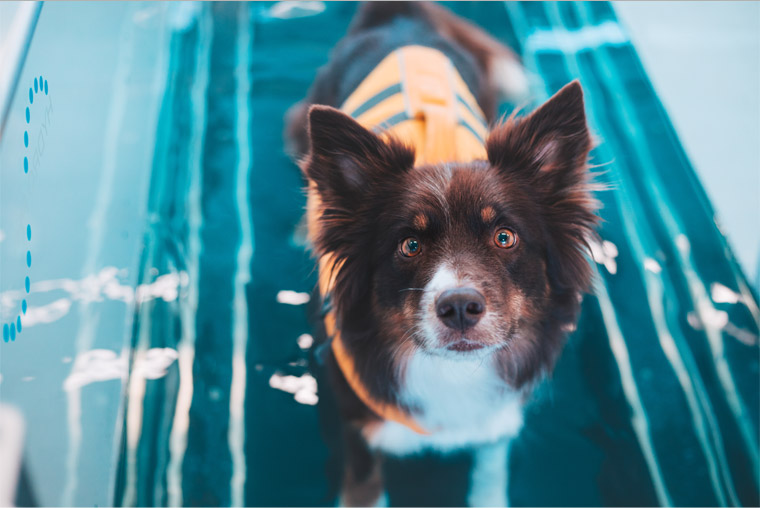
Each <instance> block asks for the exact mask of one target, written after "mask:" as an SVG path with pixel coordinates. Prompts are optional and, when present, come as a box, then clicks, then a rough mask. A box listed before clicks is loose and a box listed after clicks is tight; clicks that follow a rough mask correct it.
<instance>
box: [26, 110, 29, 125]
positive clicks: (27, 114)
mask: <svg viewBox="0 0 760 508" xmlns="http://www.w3.org/2000/svg"><path fill="white" fill-rule="evenodd" d="M26 123H29V108H26Z"/></svg>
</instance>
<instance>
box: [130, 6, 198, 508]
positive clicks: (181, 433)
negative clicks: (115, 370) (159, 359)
mask: <svg viewBox="0 0 760 508" xmlns="http://www.w3.org/2000/svg"><path fill="white" fill-rule="evenodd" d="M174 6H179V9H180V10H182V12H181V13H180V14H182V16H184V22H185V24H184V25H180V26H178V27H176V28H175V30H187V29H189V28H190V27H191V26H192V25H193V23H197V27H198V39H197V41H196V48H195V54H196V55H197V56H198V60H197V62H196V69H195V72H194V73H193V75H194V80H193V83H192V85H191V88H190V97H191V99H190V100H191V103H192V106H191V107H192V113H193V118H194V121H193V124H192V130H191V133H190V139H189V142H188V145H189V146H190V147H192V151H191V153H190V155H189V160H188V173H189V189H188V192H187V222H188V235H187V237H188V239H187V244H188V253H187V259H186V262H187V269H188V272H189V274H190V280H191V281H192V283H191V284H189V287H188V291H187V304H186V305H182V306H181V307H180V316H181V319H182V340H181V342H180V360H179V361H180V365H179V367H180V382H179V392H178V393H177V402H176V404H175V408H174V424H173V425H172V430H171V433H170V435H169V464H168V466H167V468H166V493H167V504H168V506H182V504H183V503H182V464H183V463H184V458H185V451H186V450H187V432H188V429H189V426H190V407H191V405H192V399H193V389H194V388H193V362H194V360H195V316H196V312H197V309H198V280H199V276H198V272H199V268H198V263H199V258H200V252H201V239H200V228H201V222H202V214H201V186H202V181H201V166H200V161H201V160H203V157H202V155H203V154H202V150H203V136H204V128H205V125H206V93H207V91H208V79H209V70H208V69H209V62H210V60H211V38H212V36H213V26H212V22H211V16H209V15H208V13H207V12H204V7H203V6H202V5H200V4H196V3H193V2H183V3H180V4H172V8H174ZM207 8H208V7H205V9H207ZM169 12H170V13H172V14H174V15H175V16H176V15H177V14H178V13H176V12H172V10H171V9H170V11H169ZM190 15H192V19H191V18H190ZM132 478H133V481H137V480H136V478H135V477H132Z"/></svg>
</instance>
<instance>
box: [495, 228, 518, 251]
mask: <svg viewBox="0 0 760 508" xmlns="http://www.w3.org/2000/svg"><path fill="white" fill-rule="evenodd" d="M493 241H494V243H495V244H496V246H497V247H501V248H502V249H511V248H512V247H514V246H515V245H517V233H515V232H514V231H512V230H511V229H507V228H501V229H497V230H496V233H495V234H494V235H493Z"/></svg>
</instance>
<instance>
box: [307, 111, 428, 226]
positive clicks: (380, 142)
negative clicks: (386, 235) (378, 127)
mask: <svg viewBox="0 0 760 508" xmlns="http://www.w3.org/2000/svg"><path fill="white" fill-rule="evenodd" d="M309 141H310V145H311V147H310V150H309V155H308V157H307V159H306V160H305V161H304V163H303V164H302V167H303V170H304V172H305V173H306V176H308V177H309V178H310V179H311V180H312V181H313V182H314V183H316V185H317V188H318V189H319V192H320V194H321V197H322V200H323V201H327V203H326V204H328V205H329V206H331V207H337V208H344V209H346V210H349V211H350V210H352V209H355V208H356V206H357V205H358V204H359V203H361V202H362V201H363V200H365V198H366V192H367V191H369V190H371V189H377V188H379V187H382V184H383V183H384V182H387V181H389V180H394V179H395V177H396V176H398V175H399V174H401V173H403V172H404V171H406V170H407V169H409V168H411V167H412V166H413V165H414V152H413V151H412V150H411V149H409V148H407V147H406V146H404V145H402V144H401V143H400V142H398V141H396V140H394V139H389V140H384V139H381V138H380V137H379V136H378V135H376V134H375V133H373V132H371V131H369V130H367V129H365V128H364V127H363V126H362V125H360V124H359V123H358V122H357V121H356V120H354V119H353V118H351V117H350V116H348V115H346V114H344V113H342V112H341V111H339V110H337V109H335V108H331V107H329V106H312V107H311V109H310V110H309Z"/></svg>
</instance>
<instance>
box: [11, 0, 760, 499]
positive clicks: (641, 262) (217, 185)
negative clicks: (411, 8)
mask: <svg viewBox="0 0 760 508" xmlns="http://www.w3.org/2000/svg"><path fill="white" fill-rule="evenodd" d="M450 6H451V7H453V8H454V10H455V11H457V12H458V13H460V14H462V15H464V16H467V17H469V18H471V19H473V20H475V21H476V22H478V23H479V24H480V25H482V26H484V27H485V28H486V29H488V30H489V31H490V32H491V33H492V34H494V35H496V36H497V37H500V38H501V39H502V40H504V41H506V42H508V43H510V44H511V45H512V46H513V47H515V48H516V49H517V50H518V51H520V52H521V54H522V55H523V57H524V59H525V63H526V65H527V66H528V68H529V69H530V70H531V71H532V73H533V74H534V80H533V90H534V93H535V96H536V100H540V99H542V98H543V97H545V96H546V95H548V94H549V93H551V92H553V91H555V90H556V89H558V88H559V87H560V86H561V85H563V84H565V83H566V82H568V81H570V80H571V79H573V78H574V77H579V78H580V79H581V81H582V83H583V85H584V88H585V90H586V94H587V95H586V97H587V100H588V111H589V117H590V121H591V123H592V126H593V127H594V131H595V132H596V133H598V135H599V137H600V139H602V140H603V142H602V143H601V144H600V145H599V147H598V148H597V149H596V150H595V152H594V160H593V162H594V163H603V164H605V165H604V166H603V167H602V168H600V169H599V170H600V171H601V170H604V171H606V174H605V175H604V176H602V177H601V178H602V179H603V181H605V182H607V183H610V184H612V186H613V190H611V191H608V192H605V193H602V194H601V196H600V197H601V198H602V200H603V202H604V205H605V207H604V210H603V212H602V214H603V218H604V219H605V223H604V226H603V229H602V237H603V239H604V242H603V243H600V244H598V245H595V246H594V249H595V258H596V260H597V268H598V271H599V275H598V282H597V290H596V292H595V295H594V296H589V297H587V298H586V301H585V302H584V308H583V314H582V316H581V321H580V323H579V327H578V330H577V331H576V332H575V333H574V334H573V335H572V337H571V339H570V341H569V344H568V346H567V348H566V350H565V352H564V353H563V355H562V357H561V359H560V361H559V363H558V365H557V369H556V371H555V373H554V375H553V376H552V378H551V379H549V380H547V381H546V382H545V383H544V384H543V385H542V386H541V387H540V389H539V391H538V393H537V396H536V397H535V399H534V401H533V402H532V403H531V404H530V405H529V407H528V409H527V416H526V427H525V430H524V432H523V433H522V434H521V436H520V437H519V438H518V440H516V442H515V443H514V444H513V446H512V449H511V453H510V455H509V458H508V459H506V458H505V457H504V455H503V454H499V453H485V454H479V452H478V451H476V450H463V451H462V452H461V453H457V454H452V455H449V456H445V457H439V456H434V455H422V456H419V457H414V458H411V459H407V460H389V461H388V462H387V463H386V465H385V474H386V478H387V484H388V487H389V502H390V503H391V504H392V505H461V504H463V503H465V501H466V499H467V497H468V495H469V494H470V493H471V492H472V490H473V489H476V488H480V486H479V485H476V484H475V483H476V482H473V481H472V480H471V473H472V468H473V465H474V464H476V463H477V462H478V459H481V460H483V457H488V456H490V457H495V458H493V459H492V460H499V461H508V464H506V463H505V464H504V467H505V468H507V469H508V473H509V479H510V486H509V496H510V501H511V503H512V504H514V505H535V506H538V505H616V504H629V505H654V504H663V503H673V504H679V505H687V504H688V505H711V504H723V503H733V502H735V503H741V504H744V505H753V504H754V505H756V504H757V502H758V490H757V489H758V481H757V477H758V475H757V455H758V450H757V429H758V407H759V406H760V400H758V391H757V386H758V339H757V336H758V314H757V306H756V302H757V298H756V295H753V294H752V293H751V292H750V291H749V290H747V289H746V281H745V280H744V277H743V276H742V274H741V272H740V271H739V269H738V265H737V264H736V262H735V261H734V260H733V257H732V256H731V254H730V251H728V250H727V247H726V246H725V241H724V239H723V237H722V236H721V235H720V232H719V231H718V230H717V228H716V226H715V224H714V222H713V220H712V210H711V207H710V204H709V201H707V199H706V197H705V195H704V192H703V191H702V188H701V185H700V184H699V182H698V180H697V179H696V177H695V176H694V172H693V170H692V168H691V166H690V165H689V162H688V160H687V159H686V158H685V156H684V154H683V152H682V151H681V149H680V145H679V143H678V140H677V138H676V137H675V134H674V133H673V131H672V127H671V125H670V123H669V121H668V118H667V115H665V114H664V111H663V110H662V109H661V106H660V104H659V102H658V101H657V99H656V96H655V95H654V94H653V92H652V90H651V87H650V85H649V82H648V80H647V79H646V75H645V74H644V73H643V71H642V69H641V67H640V64H639V62H638V59H637V57H636V55H635V52H633V50H632V48H631V46H630V45H629V44H628V43H627V38H626V36H625V34H624V33H623V32H621V31H620V28H619V26H618V25H617V24H616V20H615V18H614V14H613V13H612V11H611V10H610V8H609V5H608V4H605V3H599V4H596V3H595V4H584V3H580V4H575V3H572V4H561V5H557V4H551V3H548V4H542V3H530V4H527V3H526V4H511V3H510V4H502V3H484V4H459V3H452V4H450ZM355 8H356V6H355V4H353V3H339V4H323V3H321V2H305V3H300V4H292V3H290V4H289V3H279V4H272V3H256V4H213V5H212V4H190V3H179V4H161V3H159V4H153V3H136V4H124V3H111V4H92V5H81V4H56V3H51V4H46V5H45V7H44V8H43V11H42V15H41V17H40V21H39V24H38V27H37V31H36V34H35V37H34V40H33V44H32V47H31V50H30V54H29V57H28V59H27V62H26V65H25V67H24V71H23V74H22V79H21V85H20V92H17V94H16V97H15V98H14V103H13V109H12V112H11V117H10V119H9V121H8V124H7V126H6V135H5V136H4V138H3V139H2V141H0V163H1V164H2V180H1V183H2V186H1V187H0V198H1V199H2V208H0V213H1V214H2V215H1V216H0V231H1V232H2V234H1V236H0V237H1V238H2V242H0V255H2V258H0V259H1V260H2V266H1V267H0V277H1V279H0V294H1V295H2V296H1V299H0V311H1V312H2V314H1V315H2V320H3V323H4V324H8V325H9V327H8V338H9V340H8V342H7V343H6V342H3V343H2V344H0V355H2V356H1V357H0V373H2V384H0V388H1V389H2V400H1V402H2V404H3V407H6V406H14V407H16V408H19V409H20V412H21V414H22V415H23V418H24V422H25V423H24V429H25V438H24V440H23V443H24V451H23V455H22V457H23V460H22V464H23V467H22V471H23V473H22V477H23V478H24V487H23V488H22V489H21V492H20V494H19V495H20V496H21V499H22V500H25V499H26V500H28V499H33V500H35V501H36V502H37V503H39V504H43V505H57V504H63V505H93V504H98V505H111V504H124V505H176V504H184V505H231V504H234V505H261V506H264V505H274V506H286V505H289V506H311V505H332V504H335V502H336V500H337V490H338V485H339V480H340V474H341V460H340V456H341V454H340V449H339V445H338V425H339V422H338V420H337V418H336V417H335V414H334V412H333V409H334V402H333V401H332V400H331V397H330V393H329V390H327V389H325V388H324V386H325V385H324V384H322V383H321V381H322V379H321V373H320V371H319V369H318V368H316V366H317V365H318V362H316V359H315V352H314V351H312V350H311V348H310V346H311V334H312V333H313V332H312V329H311V327H310V325H309V323H308V321H307V319H306V314H307V312H306V308H307V306H308V299H309V295H310V293H311V290H312V288H313V287H314V284H315V281H316V279H315V273H314V271H313V261H312V260H311V258H310V257H309V254H308V252H307V251H306V248H305V241H304V231H303V226H302V214H303V206H304V194H303V192H302V191H301V187H302V185H303V182H302V180H301V176H300V174H299V171H298V169H297V168H296V167H295V165H293V164H292V162H290V161H289V159H288V158H287V157H286V156H285V155H284V152H283V150H282V129H283V121H282V117H283V114H284V112H285V110H286V109H287V108H288V107H289V106H290V105H292V104H293V103H295V102H296V101H297V100H299V99H300V98H302V97H303V95H304V94H305V91H306V89H307V87H308V85H309V83H310V82H311V80H312V79H313V77H314V73H315V71H316V69H317V67H318V66H320V65H321V64H323V63H324V62H326V60H327V57H328V53H329V50H330V48H331V47H332V46H333V45H334V44H335V42H336V41H337V39H338V38H339V37H340V35H341V34H342V33H344V32H345V29H346V26H347V25H348V23H349V21H350V18H351V16H352V14H353V12H354V10H355ZM62 19H65V20H66V21H67V22H66V23H62V22H61V21H60V20H62ZM589 25H590V26H591V27H590V28H588V27H589ZM599 27H601V28H599ZM61 41H66V44H62V43H61ZM590 48H593V49H594V51H590V50H589V49H590ZM40 76H42V78H44V80H45V81H47V83H48V85H49V88H48V87H45V88H44V89H43V88H40V87H39V78H40ZM35 78H36V79H37V80H38V90H37V92H36V93H34V92H33V93H32V99H29V97H28V96H27V95H28V89H30V90H32V91H33V90H34V80H35ZM46 92H47V93H46ZM27 107H28V108H29V111H30V121H29V123H27V121H26V108H27ZM508 107H510V106H509V105H504V108H505V109H506V108H508ZM24 132H27V133H28V136H29V141H28V143H29V146H28V147H26V146H24V143H23V142H22V141H23V133H24ZM24 157H27V163H26V164H27V166H28V172H25V165H24V162H23V161H24ZM30 233H33V234H30ZM27 252H28V253H29V254H27ZM28 259H31V261H32V262H31V263H27V260H28ZM26 277H29V279H30V287H29V291H28V293H27V290H26V288H25V278H26ZM24 302H26V303H24ZM24 305H27V307H26V313H24V312H23V308H24ZM19 317H20V324H21V325H23V326H19V327H15V326H14V330H16V331H15V340H13V341H12V342H11V341H10V330H11V328H10V324H13V325H16V324H17V321H19V320H18V319H17V318H19ZM19 330H20V331H19ZM486 452H488V451H487V450H486ZM474 478H477V477H474ZM486 488H499V487H498V486H495V485H490V486H489V485H487V486H486Z"/></svg>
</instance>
